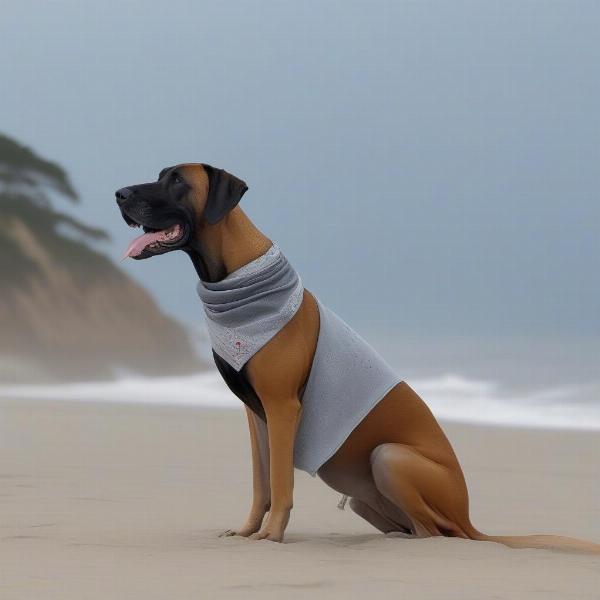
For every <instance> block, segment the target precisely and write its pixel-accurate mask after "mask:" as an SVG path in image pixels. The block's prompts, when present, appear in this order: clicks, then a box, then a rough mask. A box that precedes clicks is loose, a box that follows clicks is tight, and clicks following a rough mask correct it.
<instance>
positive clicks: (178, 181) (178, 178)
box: [173, 174, 183, 183]
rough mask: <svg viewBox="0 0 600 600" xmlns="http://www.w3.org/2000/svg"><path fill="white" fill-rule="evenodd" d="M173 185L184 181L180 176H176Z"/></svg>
mask: <svg viewBox="0 0 600 600" xmlns="http://www.w3.org/2000/svg"><path fill="white" fill-rule="evenodd" d="M173 183H183V179H182V178H181V177H180V176H179V175H177V174H175V175H173Z"/></svg>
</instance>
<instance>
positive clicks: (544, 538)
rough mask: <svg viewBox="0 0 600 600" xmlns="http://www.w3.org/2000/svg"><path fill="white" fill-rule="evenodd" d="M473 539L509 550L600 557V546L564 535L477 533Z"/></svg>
mask: <svg viewBox="0 0 600 600" xmlns="http://www.w3.org/2000/svg"><path fill="white" fill-rule="evenodd" d="M473 539H476V540H479V541H482V542H497V543H499V544H504V545H505V546H508V547H509V548H540V549H543V550H562V551H564V552H579V553H582V554H599V555H600V544H595V543H594V542H588V541H586V540H579V539H577V538H572V537H564V536H562V535H485V534H484V533H481V532H479V531H477V532H476V534H475V535H474V536H473Z"/></svg>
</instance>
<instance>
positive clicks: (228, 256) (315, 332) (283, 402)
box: [116, 163, 600, 553]
mask: <svg viewBox="0 0 600 600" xmlns="http://www.w3.org/2000/svg"><path fill="white" fill-rule="evenodd" d="M247 189H248V187H247V185H246V184H245V182H244V181H243V180H241V179H239V178H238V177H236V176H234V175H232V174H231V173H228V172H227V171H225V170H223V169H218V168H215V167H212V166H211V165H208V164H206V163H187V164H180V165H176V166H173V167H167V168H165V169H163V170H162V171H161V172H160V174H159V177H158V180H157V181H154V182H151V183H143V184H139V185H130V186H127V187H124V188H121V189H119V190H118V191H117V192H116V199H117V204H118V207H119V209H120V211H121V214H122V216H123V218H124V220H125V222H126V223H127V224H128V225H130V226H131V227H142V228H143V229H144V232H145V233H144V234H143V235H142V236H140V237H139V238H137V239H136V240H134V241H133V242H132V243H131V244H130V246H129V248H128V249H127V252H126V256H130V257H132V258H135V259H136V260H140V259H147V258H150V257H153V256H158V255H161V254H165V253H167V252H172V251H175V250H182V251H184V252H186V253H187V254H188V255H189V257H190V259H191V261H192V264H193V266H194V268H195V270H196V272H197V274H198V276H199V278H200V279H201V280H202V281H205V282H219V281H222V280H223V279H224V278H226V277H227V276H228V275H230V274H231V273H234V272H236V271H237V270H238V269H240V268H242V267H243V266H244V265H247V264H249V263H251V262H252V261H254V260H257V259H258V258H259V257H261V256H263V255H264V254H265V253H266V252H267V251H268V250H269V248H271V247H272V245H273V242H272V241H271V240H270V239H269V238H267V237H266V236H265V235H264V234H263V233H262V232H261V231H259V229H258V228H257V227H256V226H255V225H254V224H253V223H252V221H251V220H250V219H249V218H248V216H247V215H246V214H245V212H244V211H243V210H242V209H241V207H240V206H239V201H240V199H241V197H242V195H243V194H244V193H245V192H246V190H247ZM319 322H320V321H319V310H318V305H317V300H316V298H315V297H314V296H313V294H312V293H311V292H310V291H308V290H306V289H303V290H302V297H301V302H300V304H299V307H298V308H297V310H296V312H295V313H294V315H293V317H292V318H291V319H290V320H289V321H288V322H287V323H286V324H285V325H284V326H283V328H282V329H281V330H280V331H279V332H278V333H277V335H275V336H274V337H273V338H272V339H270V341H268V343H266V344H265V345H264V346H263V347H262V348H261V349H260V350H259V351H258V352H256V353H255V354H254V355H253V356H252V357H251V358H250V360H249V361H248V362H247V363H246V364H245V366H244V368H243V369H242V370H241V371H240V372H239V373H236V372H233V371H232V370H231V369H228V365H227V364H226V363H225V362H224V361H223V360H222V359H221V358H220V357H219V356H218V355H217V354H214V356H215V361H216V363H217V367H218V368H219V371H220V372H221V374H222V375H223V376H224V378H225V380H226V382H227V384H228V385H229V387H230V388H231V389H232V390H233V391H234V393H235V394H236V395H237V396H238V397H240V398H241V399H242V400H243V401H244V403H245V405H246V414H247V419H248V427H249V434H250V441H251V449H252V472H253V478H252V481H253V484H252V487H253V495H252V504H251V508H250V511H249V515H248V518H247V520H246V522H245V523H244V524H243V525H242V527H240V528H238V529H234V530H227V531H225V532H224V533H223V534H222V535H226V536H228V535H239V536H244V537H248V538H251V539H255V540H260V539H266V540H271V541H275V542H281V541H282V540H283V539H284V533H285V529H286V526H287V524H288V521H289V518H290V513H291V510H292V507H293V486H294V462H293V453H294V442H295V436H296V432H297V428H298V423H299V420H300V416H301V414H302V397H303V392H304V389H305V386H306V383H307V380H308V377H309V373H310V371H311V366H312V362H313V357H314V355H315V351H316V348H317V342H318V338H319ZM317 474H318V476H319V477H320V478H321V479H322V480H323V481H324V482H325V483H326V484H327V485H329V486H330V487H331V488H333V489H334V490H336V491H338V492H339V493H341V494H344V495H345V496H347V497H349V498H350V502H349V505H350V508H351V509H352V510H353V511H354V512H355V513H356V514H357V515H359V516H360V517H362V518H363V519H365V520H366V521H368V522H369V523H370V524H371V525H373V526H374V527H375V528H376V529H378V530H380V531H382V532H384V533H390V532H396V534H397V535H399V536H404V537H418V538H423V537H429V536H449V537H459V538H466V539H471V540H479V541H494V542H499V543H502V544H504V545H507V546H509V547H514V548H547V549H563V550H573V551H582V552H591V553H600V545H599V544H594V543H592V542H586V541H583V540H577V539H574V538H566V537H561V536H548V535H529V536H490V535H486V534H484V533H481V532H480V531H478V530H477V529H476V528H475V527H474V526H473V524H472V523H471V521H470V518H469V500H468V492H467V486H466V482H465V478H464V476H463V472H462V469H461V467H460V464H459V461H458V459H457V457H456V455H455V453H454V451H453V449H452V446H451V445H450V442H449V441H448V439H447V437H446V435H445V434H444V432H443V430H442V428H441V427H440V425H439V424H438V422H437V421H436V419H435V417H434V416H433V414H432V413H431V411H430V410H429V408H428V407H427V405H426V404H425V402H424V401H423V400H422V399H421V398H420V397H419V395H418V394H417V393H416V392H415V391H414V390H413V389H412V388H411V387H410V386H409V385H408V384H407V383H406V382H405V381H400V382H399V383H398V384H397V385H394V387H393V388H392V389H390V390H389V391H388V392H387V393H386V394H385V396H384V397H383V398H382V399H381V400H380V401H379V402H377V404H376V405H375V406H374V407H373V408H372V409H371V410H370V411H369V413H368V414H367V415H366V416H365V417H364V418H363V419H362V420H361V421H360V423H359V424H358V425H357V426H356V427H355V428H354V429H353V430H352V431H351V433H350V434H349V435H348V437H347V438H346V440H345V441H344V443H343V444H342V445H341V447H339V448H338V449H337V451H335V453H334V454H333V456H331V458H329V459H328V460H327V461H326V462H325V463H324V464H323V465H322V466H321V467H320V468H319V469H318V473H317Z"/></svg>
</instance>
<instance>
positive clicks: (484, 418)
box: [0, 372, 600, 430]
mask: <svg viewBox="0 0 600 600" xmlns="http://www.w3.org/2000/svg"><path fill="white" fill-rule="evenodd" d="M409 384H410V386H411V387H412V388H413V389H414V390H416V391H417V392H418V393H419V395H420V396H421V397H422V398H423V399H424V400H425V402H427V404H428V405H429V407H430V408H431V410H432V411H433V413H434V414H435V415H436V416H437V417H438V418H439V419H441V420H444V421H456V422H463V423H479V424H486V425H503V426H513V427H514V426H517V427H534V428H548V429H555V428H559V429H591V430H600V382H592V383H586V384H576V385H564V386H556V387H553V388H549V389H534V390H526V391H520V392H519V391H514V390H510V389H505V388H503V386H501V385H500V384H497V383H494V382H490V381H478V380H473V379H467V378H465V377H462V376H460V375H454V374H447V375H443V376H440V377H435V378H428V379H411V380H410V381H409ZM0 398H5V399H17V398H22V399H30V400H63V401H78V402H112V403H129V404H155V405H156V404H158V405H179V406H196V407H205V408H222V409H239V408H241V406H242V405H241V403H240V401H239V400H238V399H237V398H235V397H234V396H233V394H232V393H231V392H230V391H229V389H228V388H227V387H226V385H225V384H224V382H223V381H222V380H221V377H220V375H219V374H218V373H216V372H208V373H200V374H196V375H190V376H185V377H179V376H177V377H160V378H144V377H138V376H128V377H122V378H120V379H117V380H115V381H106V382H81V383H62V384H52V385H38V384H36V385H2V386H0Z"/></svg>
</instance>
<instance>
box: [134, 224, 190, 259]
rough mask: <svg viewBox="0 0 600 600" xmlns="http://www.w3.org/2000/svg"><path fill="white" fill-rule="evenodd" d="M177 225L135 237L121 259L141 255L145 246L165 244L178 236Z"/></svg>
mask: <svg viewBox="0 0 600 600" xmlns="http://www.w3.org/2000/svg"><path fill="white" fill-rule="evenodd" d="M179 229H180V227H179V225H173V226H172V227H169V229H163V230H161V231H153V232H152V233H144V234H143V235H140V236H139V237H136V238H135V239H134V240H133V241H132V242H131V243H130V244H129V246H128V248H127V250H126V251H125V254H124V255H123V258H124V259H125V258H127V257H128V256H132V257H133V256H137V255H138V254H141V253H142V251H143V250H144V248H146V246H149V245H150V244H153V243H154V242H166V241H169V240H171V239H173V238H174V237H176V236H177V235H179Z"/></svg>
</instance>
